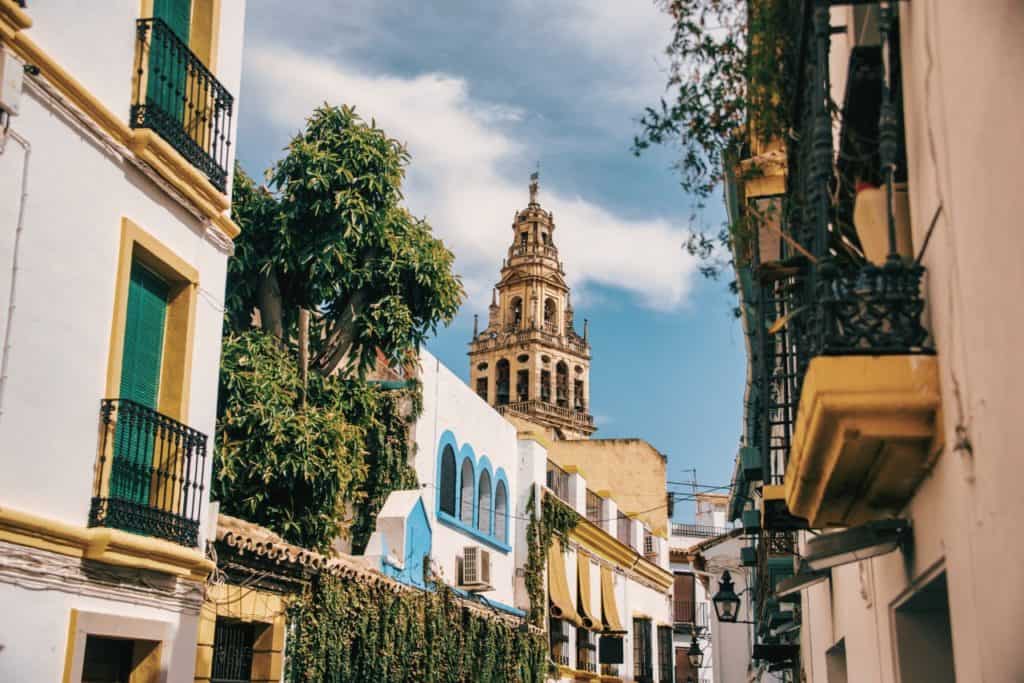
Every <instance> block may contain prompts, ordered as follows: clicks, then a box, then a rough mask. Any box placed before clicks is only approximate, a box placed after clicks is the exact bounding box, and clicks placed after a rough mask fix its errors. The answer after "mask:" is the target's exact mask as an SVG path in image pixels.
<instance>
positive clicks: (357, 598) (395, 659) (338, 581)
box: [286, 575, 547, 683]
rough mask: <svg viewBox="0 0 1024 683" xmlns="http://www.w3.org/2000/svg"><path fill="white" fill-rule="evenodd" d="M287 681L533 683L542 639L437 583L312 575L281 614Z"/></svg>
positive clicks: (541, 674) (542, 669) (542, 660)
mask: <svg viewBox="0 0 1024 683" xmlns="http://www.w3.org/2000/svg"><path fill="white" fill-rule="evenodd" d="M289 622H290V623H291V624H292V634H291V636H290V640H289V643H288V648H287V651H288V663H287V670H286V677H287V680H288V681H289V682H290V683H300V682H303V683H305V682H312V681H316V682H317V683H320V682H323V683H343V682H348V681H374V682H380V683H387V682H394V683H398V682H406V681H408V682H412V681H416V682H417V683H442V682H444V683H461V682H466V683H469V682H473V683H519V682H522V683H541V682H542V681H543V680H544V678H545V675H546V672H547V641H546V639H545V637H544V636H543V635H542V634H540V633H539V632H538V631H536V630H535V629H530V628H528V627H527V626H526V624H525V623H523V622H521V621H519V620H515V619H509V618H507V617H502V616H499V615H498V614H494V615H490V614H487V613H486V612H484V611H482V610H481V609H475V608H472V607H470V606H468V605H467V604H465V602H464V601H462V600H460V599H459V598H457V597H456V596H455V595H454V594H453V593H452V592H451V591H450V590H449V589H447V588H445V587H443V586H440V587H439V589H438V590H436V591H417V590H405V589H400V588H396V587H395V586H394V585H393V584H390V583H388V582H386V581H379V582H370V581H366V580H363V579H359V578H354V579H353V578H349V577H337V576H330V575H320V576H319V577H317V579H316V580H315V581H314V583H313V584H312V586H311V587H310V588H309V589H308V590H307V591H306V593H305V594H304V595H302V596H301V597H299V598H297V599H296V600H295V601H294V602H293V604H292V606H291V608H290V610H289Z"/></svg>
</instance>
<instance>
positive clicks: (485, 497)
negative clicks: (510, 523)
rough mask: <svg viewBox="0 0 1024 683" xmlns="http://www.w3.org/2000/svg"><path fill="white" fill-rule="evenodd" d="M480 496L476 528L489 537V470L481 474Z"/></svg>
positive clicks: (478, 498) (478, 497)
mask: <svg viewBox="0 0 1024 683" xmlns="http://www.w3.org/2000/svg"><path fill="white" fill-rule="evenodd" d="M479 490H480V494H479V495H478V496H477V501H478V502H477V506H476V528H477V529H479V530H480V531H482V532H484V533H485V534H487V535H490V534H491V533H492V531H491V475H490V473H489V472H488V471H487V470H484V471H483V472H481V473H480V489H479Z"/></svg>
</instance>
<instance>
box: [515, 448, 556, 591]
mask: <svg viewBox="0 0 1024 683" xmlns="http://www.w3.org/2000/svg"><path fill="white" fill-rule="evenodd" d="M517 450H518V454H519V465H518V469H517V472H518V474H517V475H516V488H515V489H514V490H513V491H514V493H513V496H514V498H513V499H514V501H515V508H514V509H515V518H513V519H512V523H513V529H514V530H515V544H514V549H515V567H516V569H520V568H523V567H525V566H526V560H527V554H528V548H527V545H526V531H527V527H528V526H529V519H530V516H531V514H536V515H538V516H539V515H540V510H541V508H540V500H541V487H542V486H543V485H544V482H545V480H546V476H547V474H546V472H547V462H548V451H547V449H546V448H544V446H543V445H541V443H540V442H539V441H536V440H534V439H520V440H519V441H518V444H517ZM531 494H533V507H532V508H531V507H530V496H531ZM542 578H543V581H544V583H543V584H542V585H545V586H546V585H547V574H546V572H545V576H544V577H542ZM515 606H516V607H518V608H519V609H521V610H523V611H529V609H530V595H529V593H528V592H527V591H526V575H525V574H523V575H522V576H520V572H519V571H516V572H515Z"/></svg>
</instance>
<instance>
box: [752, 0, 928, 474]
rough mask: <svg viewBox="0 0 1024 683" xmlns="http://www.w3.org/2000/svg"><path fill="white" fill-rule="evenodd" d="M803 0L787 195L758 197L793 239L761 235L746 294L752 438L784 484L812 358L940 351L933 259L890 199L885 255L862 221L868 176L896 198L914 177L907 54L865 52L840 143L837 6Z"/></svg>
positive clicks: (764, 215)
mask: <svg viewBox="0 0 1024 683" xmlns="http://www.w3.org/2000/svg"><path fill="white" fill-rule="evenodd" d="M803 6H804V8H805V11H803V12H798V13H796V15H795V16H794V19H796V20H797V21H798V23H797V24H796V25H794V26H793V27H791V30H790V33H791V34H792V35H793V36H797V37H799V38H798V39H795V40H794V42H793V44H794V45H799V46H802V48H803V52H802V54H800V55H793V56H792V57H791V58H790V59H788V60H786V61H787V63H788V64H790V65H792V67H794V68H793V69H792V70H791V73H790V74H789V76H790V77H791V81H792V82H793V83H795V84H796V88H795V89H794V97H795V102H794V103H793V107H792V112H793V119H794V120H793V124H792V130H793V134H792V135H789V136H787V150H786V158H787V164H788V173H787V185H786V194H785V199H784V200H783V201H782V202H781V203H779V202H778V200H775V199H767V198H763V199H761V200H758V202H764V204H763V205H760V204H757V203H755V204H756V205H752V214H754V215H757V216H758V218H759V220H760V221H761V222H762V223H767V222H772V223H774V230H773V231H769V230H767V229H763V232H764V233H768V232H773V233H774V234H778V233H782V234H784V235H786V237H787V239H782V240H779V239H772V240H767V239H753V240H751V250H752V253H751V261H752V264H751V265H752V266H753V276H754V277H755V278H756V283H755V284H754V286H753V291H752V292H750V300H749V301H748V303H750V304H751V305H752V306H753V307H754V309H755V310H756V320H752V321H751V322H752V325H751V327H752V329H753V334H754V339H753V340H752V341H753V343H752V352H751V356H752V359H751V360H752V363H753V365H754V383H755V386H754V387H753V388H752V389H753V390H752V391H751V392H750V393H751V397H750V408H751V409H752V412H753V413H754V414H756V416H757V421H758V424H757V425H756V426H755V429H754V434H753V435H752V438H751V442H750V444H749V445H751V446H753V447H755V448H757V449H758V450H759V451H760V453H761V454H762V456H763V457H765V460H764V465H765V470H766V471H765V481H766V483H770V484H782V483H783V482H782V479H783V474H784V472H785V470H786V467H787V459H788V457H789V454H790V452H791V449H792V447H793V436H794V434H793V433H794V423H795V420H796V417H797V414H798V411H799V405H798V404H799V400H800V395H801V389H802V387H803V381H804V377H805V375H806V373H807V370H808V367H809V365H810V362H811V360H812V359H813V358H815V357H819V356H853V355H870V356H886V355H907V354H931V353H932V350H931V348H930V347H929V345H928V336H929V335H928V332H927V330H926V329H925V328H924V326H923V324H922V321H921V317H922V313H923V310H924V300H923V298H922V295H921V282H922V278H923V275H924V268H923V267H922V266H921V265H920V264H919V263H918V262H917V261H916V260H914V259H913V255H912V254H909V253H906V249H905V248H903V246H902V245H901V240H902V238H900V237H898V235H897V226H896V217H895V214H894V210H893V209H892V207H891V204H890V205H889V208H888V209H886V210H885V211H883V212H884V213H887V215H886V216H885V219H884V221H883V222H884V223H885V225H886V227H885V230H887V239H888V245H889V247H888V256H887V258H885V260H884V262H878V260H877V258H876V262H871V261H869V260H868V258H867V257H866V256H865V254H866V253H868V252H867V249H866V248H865V247H864V245H863V244H861V242H862V240H863V236H862V235H860V234H859V233H858V226H854V225H853V224H852V221H853V218H852V217H853V214H854V211H853V203H854V201H855V197H856V192H855V191H854V190H853V188H854V186H855V185H856V183H857V181H858V180H862V179H865V178H870V179H872V181H873V182H875V183H878V184H880V185H881V186H882V188H883V190H885V191H886V194H887V197H889V198H890V200H889V201H891V198H892V197H893V196H894V194H893V193H894V189H893V187H894V185H895V184H897V183H898V182H902V180H903V179H904V177H905V173H906V160H905V156H906V155H905V152H904V141H903V132H902V124H901V123H900V122H901V120H902V113H901V108H902V103H901V101H900V99H901V97H900V87H899V85H898V79H899V63H898V53H897V52H894V53H893V57H892V59H890V60H888V62H883V59H882V58H881V55H880V54H879V55H877V56H876V57H875V61H876V62H877V63H875V62H871V60H869V59H867V58H865V57H858V58H859V59H862V60H863V63H860V64H859V65H856V64H854V65H851V75H850V83H851V84H856V83H861V85H860V86H858V87H860V88H861V90H858V91H856V92H852V91H851V92H850V93H848V94H847V102H846V103H845V104H844V105H843V107H844V111H843V114H842V116H841V117H840V118H841V119H842V120H843V126H844V129H843V131H842V134H841V135H840V147H839V149H838V150H836V149H835V147H834V144H833V142H834V138H833V118H834V116H835V113H834V112H833V111H832V109H831V107H830V104H829V103H830V102H831V99H830V97H831V93H830V92H829V91H828V87H829V84H830V78H829V74H830V64H829V55H830V47H829V41H830V39H829V35H830V34H829V32H830V26H829V15H828V11H827V8H826V9H824V10H823V9H822V8H823V7H826V6H827V3H826V4H825V5H823V4H822V3H821V2H817V3H810V2H809V3H804V5H803ZM885 26H886V24H883V26H882V28H883V33H885ZM858 49H863V48H858ZM873 49H875V50H877V48H873ZM858 54H860V53H858ZM851 61H854V60H853V59H851ZM883 63H885V64H887V68H888V72H885V70H884V69H885V68H886V67H883ZM854 66H856V68H854ZM865 74H866V75H865ZM857 79H863V80H862V81H858V80H857ZM837 151H838V154H837V153H836V152H837Z"/></svg>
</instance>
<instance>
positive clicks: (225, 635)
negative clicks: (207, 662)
mask: <svg viewBox="0 0 1024 683" xmlns="http://www.w3.org/2000/svg"><path fill="white" fill-rule="evenodd" d="M253 641H254V633H253V625H252V624H246V623H243V622H241V621H230V620H227V619H217V625H216V628H215V630H214V634H213V669H212V672H211V674H210V683H249V681H250V680H252V646H253Z"/></svg>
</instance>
